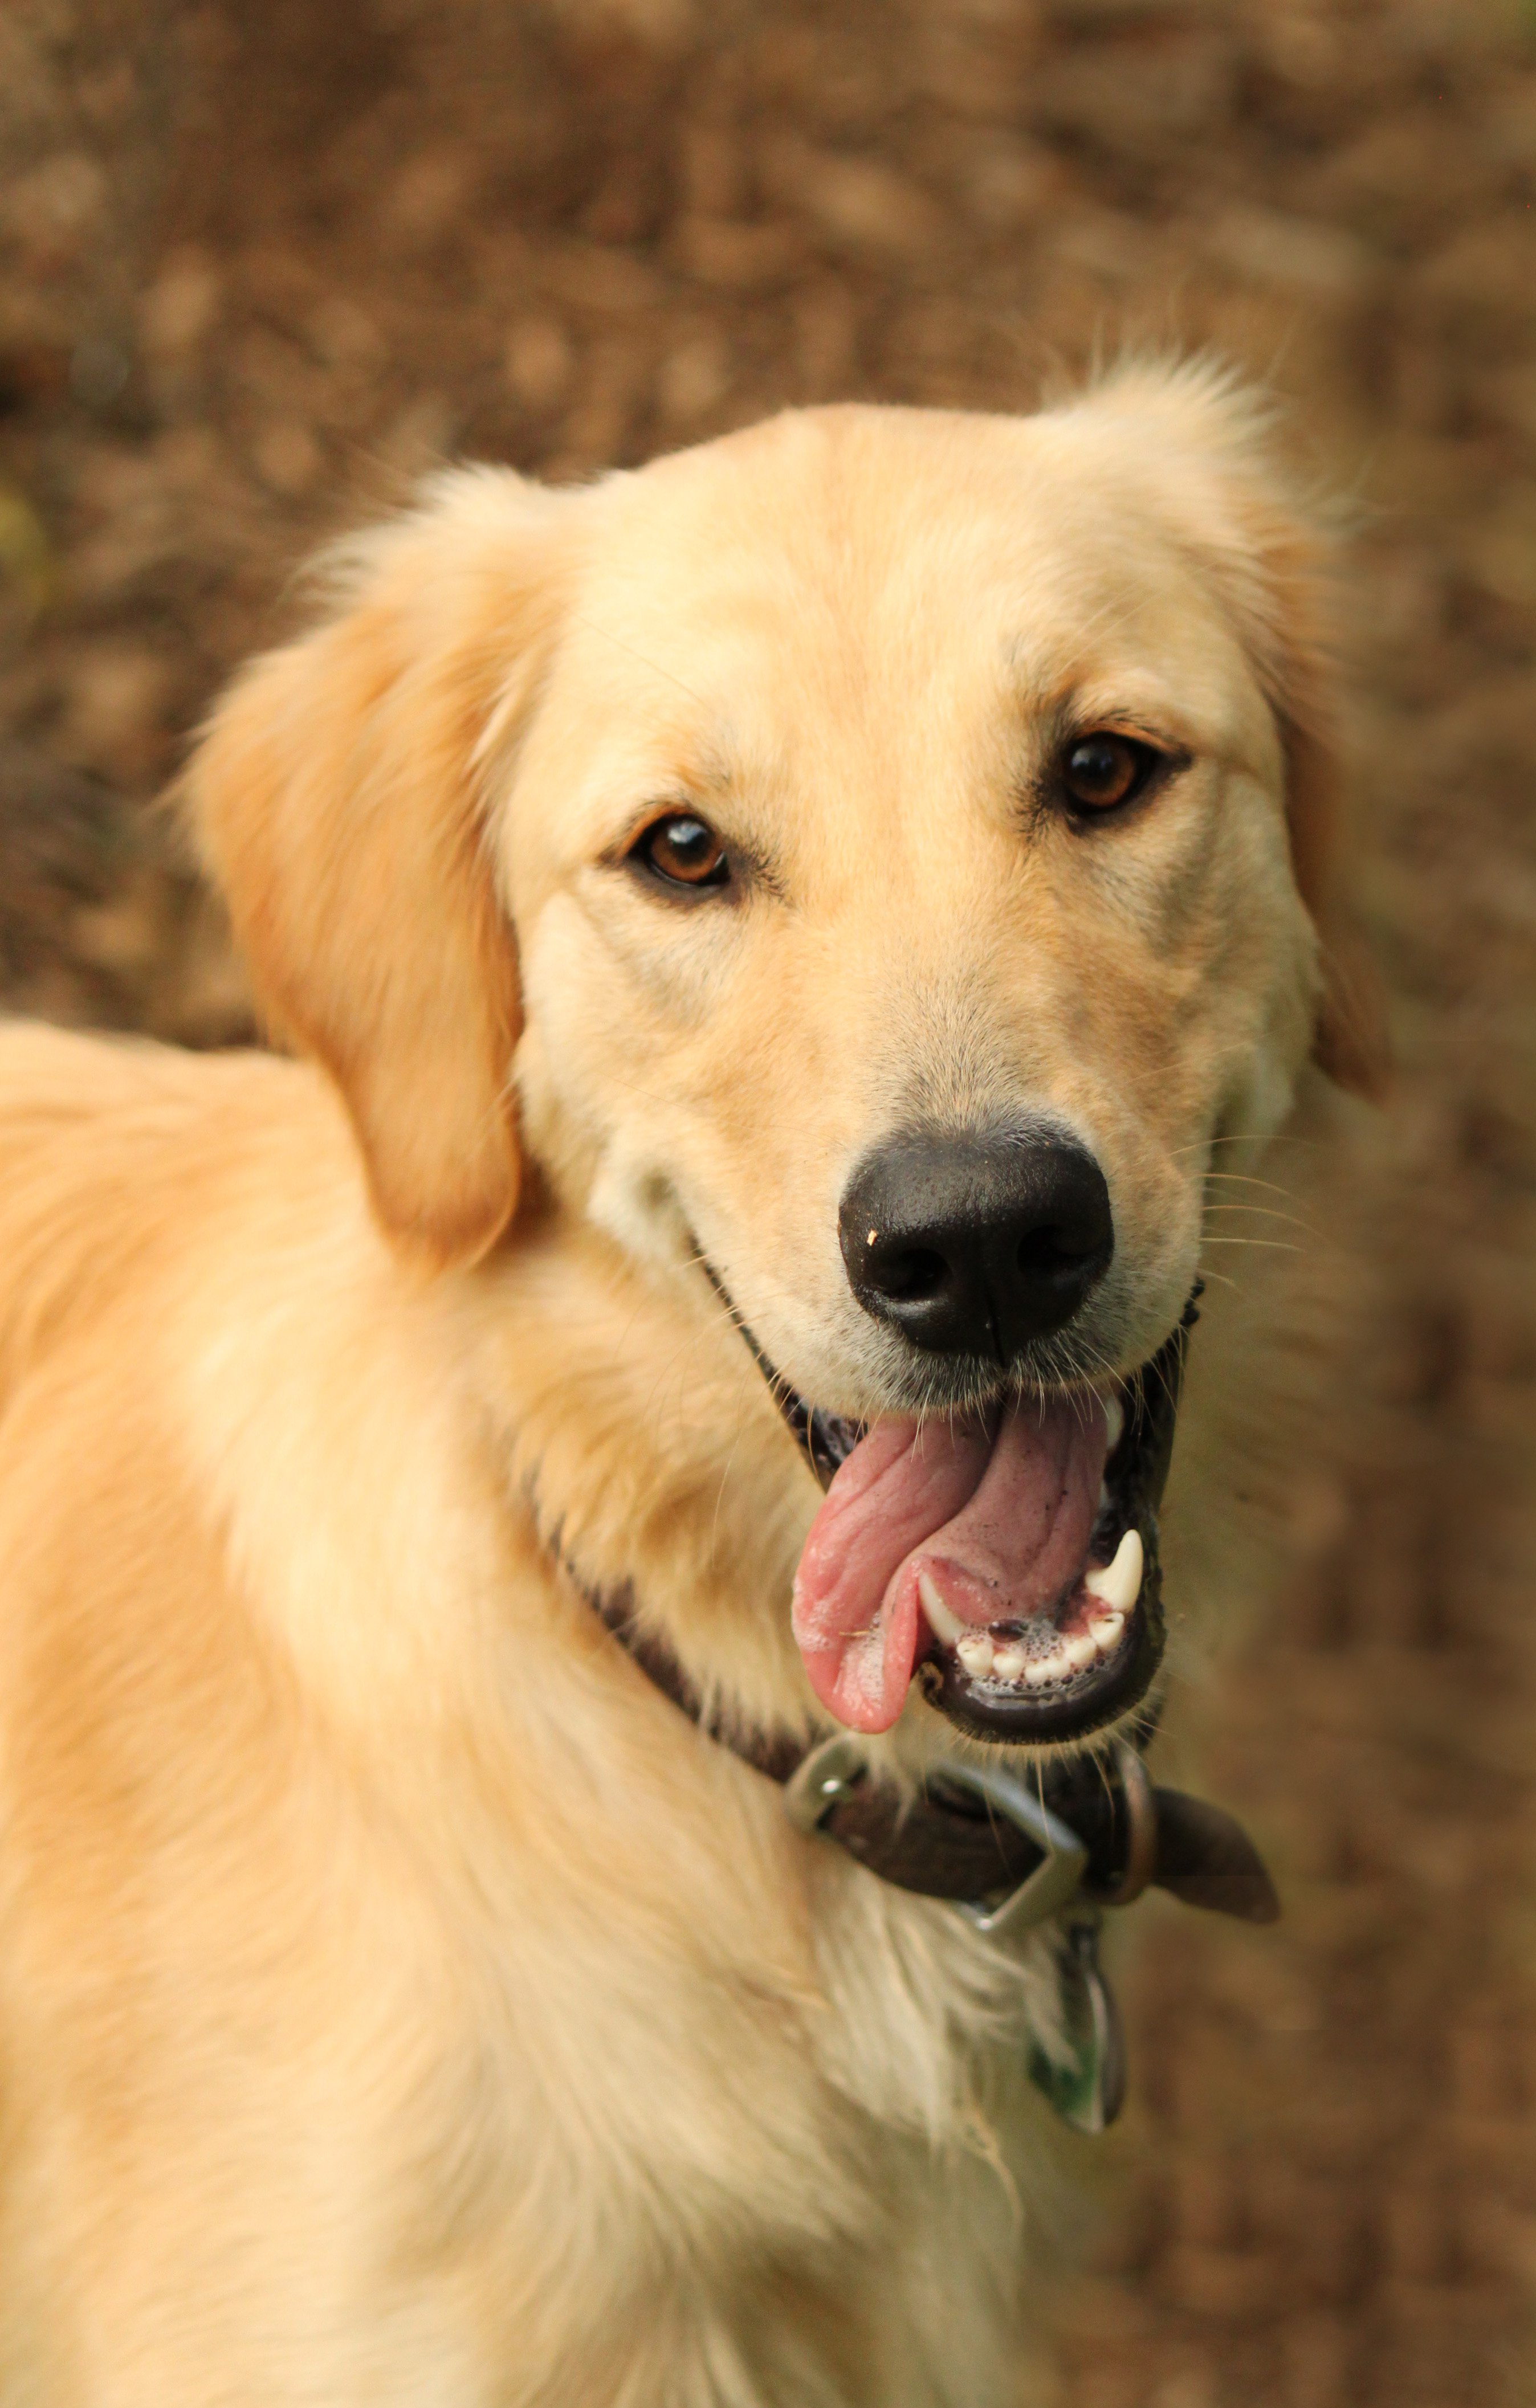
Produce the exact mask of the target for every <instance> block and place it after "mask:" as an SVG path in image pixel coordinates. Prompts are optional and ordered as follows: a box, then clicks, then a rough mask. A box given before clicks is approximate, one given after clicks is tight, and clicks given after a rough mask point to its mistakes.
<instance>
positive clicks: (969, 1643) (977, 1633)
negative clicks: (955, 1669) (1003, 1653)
mask: <svg viewBox="0 0 1536 2408" xmlns="http://www.w3.org/2000/svg"><path fill="white" fill-rule="evenodd" d="M955 1654H956V1655H957V1656H959V1658H960V1661H961V1663H962V1664H963V1665H964V1666H965V1668H966V1670H967V1671H968V1672H969V1674H970V1677H971V1679H972V1680H973V1681H984V1680H985V1679H986V1678H987V1675H988V1674H989V1673H990V1671H991V1670H992V1641H991V1640H990V1639H989V1638H988V1637H987V1635H986V1632H985V1631H984V1630H973V1631H971V1632H970V1633H969V1636H968V1637H966V1638H964V1639H957V1640H956V1641H955Z"/></svg>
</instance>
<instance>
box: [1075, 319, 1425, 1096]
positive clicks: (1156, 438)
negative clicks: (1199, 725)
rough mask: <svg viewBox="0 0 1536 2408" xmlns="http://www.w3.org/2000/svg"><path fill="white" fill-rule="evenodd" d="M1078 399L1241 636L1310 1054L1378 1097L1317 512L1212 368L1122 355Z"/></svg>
mask: <svg viewBox="0 0 1536 2408" xmlns="http://www.w3.org/2000/svg"><path fill="white" fill-rule="evenodd" d="M1078 406H1079V408H1080V409H1084V410H1091V411H1101V412H1103V413H1104V414H1105V415H1106V416H1108V417H1110V418H1112V419H1114V420H1117V421H1119V423H1120V426H1121V431H1122V435H1124V434H1126V433H1129V434H1130V435H1131V436H1132V437H1133V439H1134V444H1135V456H1136V457H1137V459H1138V461H1139V463H1140V465H1141V471H1142V473H1143V474H1144V473H1145V471H1146V470H1147V469H1148V468H1150V469H1151V471H1152V473H1153V475H1154V476H1155V477H1156V478H1157V480H1158V485H1159V488H1160V489H1161V490H1162V492H1165V493H1168V494H1170V495H1171V497H1172V498H1173V499H1174V500H1175V501H1176V505H1177V507H1176V511H1175V512H1170V525H1171V527H1172V532H1173V533H1174V534H1175V536H1176V537H1177V538H1179V540H1180V541H1182V542H1183V543H1184V545H1185V546H1186V548H1187V549H1189V550H1190V551H1191V552H1193V553H1194V554H1195V556H1196V557H1197V558H1198V559H1199V562H1200V565H1201V566H1203V567H1204V568H1205V569H1206V570H1207V572H1208V573H1209V574H1210V575H1211V576H1212V577H1213V580H1214V581H1215V583H1216V585H1217V587H1218V589H1219V591H1220V592H1221V594H1222V596H1223V598H1224V600H1225V602H1226V604H1227V608H1228V609H1229V610H1230V611H1231V613H1232V616H1233V620H1234V623H1235V624H1236V625H1237V627H1238V629H1239V631H1240V633H1241V634H1242V638H1243V641H1244V643H1245V645H1246V647H1247V650H1248V652H1249V656H1250V658H1251V659H1252V661H1253V663H1254V666H1255V667H1256V670H1257V673H1258V677H1259V681H1260V683H1261V684H1262V686H1263V688H1264V691H1265V694H1266V695H1267V696H1268V698H1269V702H1270V708H1271V710H1273V712H1274V715H1275V721H1276V724H1277V725H1278V728H1279V731H1280V738H1281V744H1282V747H1283V750H1284V754H1285V810H1286V819H1287V823H1288V825H1289V830H1290V842H1291V863H1292V867H1293V870H1294V873H1295V878H1296V883H1297V888H1298V891H1299V894H1300V896H1301V899H1302V901H1303V902H1304V903H1305V904H1306V906H1307V910H1308V911H1309V912H1310V913H1311V915H1312V920H1313V925H1314V927H1315V928H1316V930H1317V934H1318V939H1319V941H1320V944H1321V948H1322V972H1323V979H1322V987H1321V991H1320V995H1319V999H1318V1009H1317V1023H1316V1033H1315V1038H1314V1042H1313V1058H1314V1059H1315V1060H1316V1062H1317V1063H1318V1065H1319V1066H1320V1068H1323V1069H1324V1070H1325V1071H1327V1073H1328V1076H1329V1077H1330V1078H1331V1079H1333V1080H1335V1081H1336V1082H1338V1083H1339V1084H1340V1085H1341V1086H1343V1087H1348V1088H1350V1089H1352V1090H1353V1091H1354V1092H1355V1093H1357V1094H1359V1095H1367V1096H1376V1095H1379V1094H1380V1093H1381V1091H1382V1088H1383V1086H1384V1085H1385V1079H1386V1067H1387V1062H1386V1041H1385V1015H1384V1012H1383V1009H1382V1003H1381V996H1380V988H1379V985H1378V982H1377V980H1376V977H1375V973H1374V970H1373V968H1372V966H1371V962H1370V960H1369V957H1368V955H1367V953H1366V951H1365V947H1364V945H1363V943H1362V942H1361V941H1360V939H1359V938H1358V937H1357V934H1356V933H1355V931H1354V929H1353V927H1352V925H1351V924H1350V921H1349V918H1348V916H1347V913H1346V911H1345V910H1344V907H1343V905H1342V897H1341V894H1340V885H1341V881H1340V877H1339V852H1340V836H1341V827H1342V819H1341V805H1342V796H1341V783H1342V781H1341V775H1340V766H1339V747H1338V740H1337V732H1336V728H1335V724H1334V716H1333V707H1332V686H1333V680H1332V675H1331V669H1330V662H1329V644H1328V619H1329V611H1328V561H1329V552H1330V550H1331V547H1330V546H1329V544H1328V541H1327V539H1326V537H1325V533H1324V529H1323V525H1322V523H1321V515H1320V513H1319V512H1318V511H1316V510H1315V509H1307V508H1305V507H1304V506H1303V505H1302V504H1301V503H1300V502H1299V499H1298V497H1297V495H1295V493H1294V492H1293V490H1292V487H1291V482H1290V480H1289V479H1288V478H1287V477H1286V476H1285V474H1284V472H1283V471H1282V470H1281V469H1280V468H1279V467H1278V466H1277V465H1276V462H1275V459H1274V456H1273V450H1272V433H1271V418H1272V413H1271V411H1270V409H1269V407H1268V406H1267V405H1266V403H1265V401H1264V400H1263V398H1262V396H1261V395H1259V394H1255V393H1254V392H1253V391H1252V390H1251V389H1250V388H1249V387H1247V386H1245V385H1244V384H1243V383H1242V381H1241V380H1239V379H1238V378H1236V377H1234V376H1232V375H1231V374H1229V373H1228V372H1227V371H1226V370H1225V369H1223V368H1222V367H1220V366H1213V365H1212V364H1211V363H1210V362H1208V361H1201V360H1195V361H1186V362H1184V363H1174V364H1172V365H1169V364H1167V363H1158V362H1150V363H1149V362H1135V361H1132V362H1130V363H1128V364H1127V365H1126V366H1123V367H1122V368H1120V369H1119V370H1117V371H1116V372H1115V373H1114V374H1113V375H1112V376H1111V377H1110V378H1108V379H1107V380H1106V381H1105V382H1104V383H1103V384H1102V385H1100V386H1099V387H1098V389H1097V390H1096V391H1095V392H1094V393H1093V394H1090V395H1089V396H1088V397H1087V398H1086V400H1085V401H1084V402H1083V403H1081V404H1079V405H1078ZM1127 420H1129V421H1130V422H1131V423H1130V425H1129V426H1128V427H1127V423H1126V422H1127Z"/></svg>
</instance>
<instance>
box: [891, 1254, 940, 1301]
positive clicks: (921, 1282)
mask: <svg viewBox="0 0 1536 2408" xmlns="http://www.w3.org/2000/svg"><path fill="white" fill-rule="evenodd" d="M948 1277H949V1265H948V1263H946V1262H945V1260H944V1257H943V1255H942V1254H935V1253H934V1252H933V1251H932V1249H931V1248H930V1247H927V1246H913V1247H911V1248H910V1249H909V1250H908V1251H907V1252H906V1253H904V1254H887V1255H885V1256H884V1257H883V1259H882V1261H881V1263H880V1265H879V1268H878V1269H877V1270H876V1273H875V1284H876V1286H877V1287H878V1288H879V1289H880V1292H881V1294H882V1296H884V1297H889V1298H890V1300H891V1302H892V1303H893V1304H925V1303H926V1301H927V1299H928V1298H929V1297H933V1296H937V1295H938V1294H939V1291H940V1288H941V1287H942V1286H943V1284H944V1282H945V1280H946V1279H947V1278H948Z"/></svg>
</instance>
